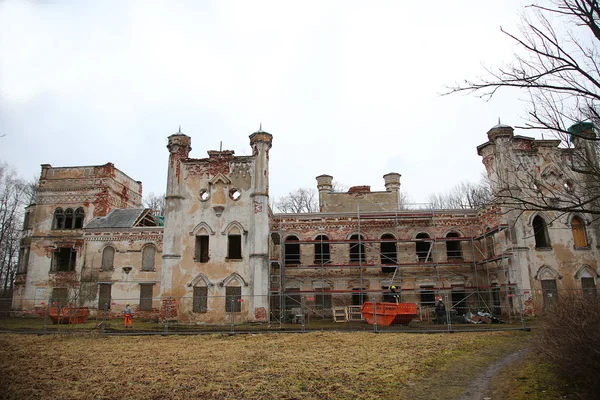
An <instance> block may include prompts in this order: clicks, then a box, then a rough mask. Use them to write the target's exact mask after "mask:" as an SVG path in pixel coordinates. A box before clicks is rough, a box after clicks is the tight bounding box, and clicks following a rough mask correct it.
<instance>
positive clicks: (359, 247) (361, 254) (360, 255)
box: [350, 234, 366, 262]
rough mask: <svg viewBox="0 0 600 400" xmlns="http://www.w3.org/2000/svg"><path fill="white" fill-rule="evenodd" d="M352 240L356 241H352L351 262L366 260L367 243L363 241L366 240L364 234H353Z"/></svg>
mask: <svg viewBox="0 0 600 400" xmlns="http://www.w3.org/2000/svg"><path fill="white" fill-rule="evenodd" d="M350 240H352V241H354V242H355V243H350V262H365V261H366V257H365V245H364V243H363V242H362V241H363V240H365V239H364V238H363V236H362V235H356V234H355V235H352V236H350Z"/></svg>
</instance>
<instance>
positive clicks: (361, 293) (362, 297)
mask: <svg viewBox="0 0 600 400" xmlns="http://www.w3.org/2000/svg"><path fill="white" fill-rule="evenodd" d="M365 301H369V299H368V298H367V293H365V290H364V289H361V288H354V289H352V305H353V306H362V305H363V303H364V302H365Z"/></svg>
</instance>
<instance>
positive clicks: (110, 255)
mask: <svg viewBox="0 0 600 400" xmlns="http://www.w3.org/2000/svg"><path fill="white" fill-rule="evenodd" d="M114 262H115V249H114V247H112V246H106V247H105V248H104V250H102V271H110V270H112V269H114Z"/></svg>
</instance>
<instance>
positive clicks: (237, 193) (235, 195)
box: [229, 189, 242, 201]
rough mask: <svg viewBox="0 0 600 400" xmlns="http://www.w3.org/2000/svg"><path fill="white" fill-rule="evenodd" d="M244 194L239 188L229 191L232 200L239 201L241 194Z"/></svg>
mask: <svg viewBox="0 0 600 400" xmlns="http://www.w3.org/2000/svg"><path fill="white" fill-rule="evenodd" d="M241 195H242V192H240V190H239V189H231V190H230V191H229V197H230V198H231V200H233V201H238V200H239V199H240V196H241Z"/></svg>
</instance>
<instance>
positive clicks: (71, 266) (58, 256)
mask: <svg viewBox="0 0 600 400" xmlns="http://www.w3.org/2000/svg"><path fill="white" fill-rule="evenodd" d="M76 259H77V252H76V251H75V249H72V248H70V247H60V248H58V249H56V250H54V251H53V252H52V264H51V266H50V271H52V272H72V271H75V261H76Z"/></svg>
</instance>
